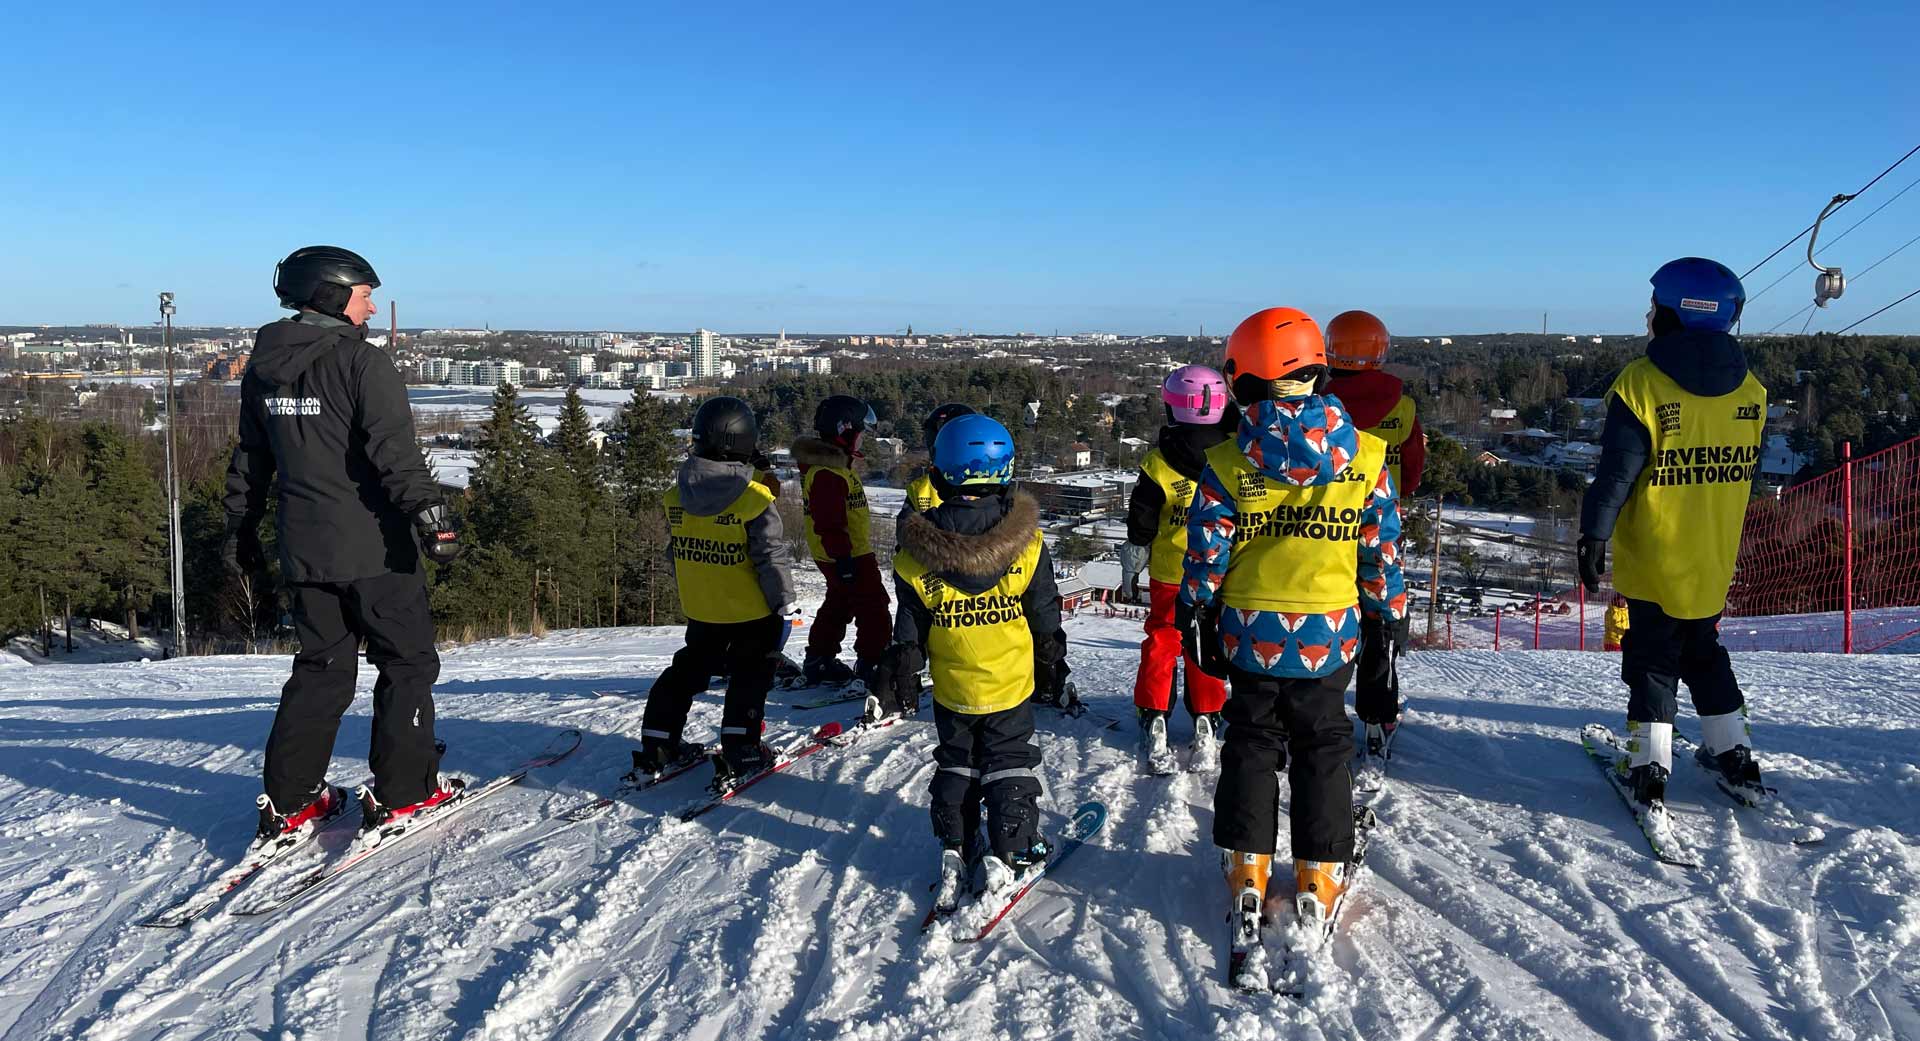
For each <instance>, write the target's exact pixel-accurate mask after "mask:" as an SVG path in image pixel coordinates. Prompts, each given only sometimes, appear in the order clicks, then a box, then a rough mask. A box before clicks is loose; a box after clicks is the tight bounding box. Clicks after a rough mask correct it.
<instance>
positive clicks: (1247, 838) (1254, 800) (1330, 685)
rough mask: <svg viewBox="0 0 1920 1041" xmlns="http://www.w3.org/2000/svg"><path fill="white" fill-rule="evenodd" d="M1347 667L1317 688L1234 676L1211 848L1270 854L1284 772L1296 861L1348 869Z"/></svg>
mask: <svg viewBox="0 0 1920 1041" xmlns="http://www.w3.org/2000/svg"><path fill="white" fill-rule="evenodd" d="M1352 678H1353V665H1352V663H1348V664H1346V665H1343V666H1341V667H1340V668H1339V669H1337V670H1335V671H1334V672H1333V673H1331V674H1329V675H1326V676H1322V677H1320V678H1318V679H1293V678H1290V677H1286V676H1268V675H1266V674H1264V673H1258V672H1247V671H1244V670H1242V669H1237V668H1236V669H1233V670H1232V673H1231V676H1230V679H1231V681H1232V684H1233V693H1232V695H1231V696H1229V697H1228V698H1227V706H1226V717H1227V740H1226V747H1225V748H1224V749H1223V750H1222V751H1221V753H1220V786H1219V788H1217V789H1216V790H1215V792H1214V797H1213V844H1214V845H1216V846H1218V847H1220V848H1221V849H1230V850H1237V851H1239V852H1242V853H1269V854H1270V853H1275V852H1277V849H1276V846H1277V843H1278V839H1279V836H1278V834H1277V833H1278V830H1279V818H1280V777H1279V771H1280V768H1281V767H1288V770H1287V777H1288V780H1289V782H1290V783H1291V785H1292V788H1293V806H1292V814H1291V824H1292V834H1293V856H1294V859H1296V860H1321V861H1340V862H1344V861H1349V860H1352V859H1353V777H1352V775H1351V774H1349V773H1348V760H1350V759H1351V758H1352V757H1353V723H1352V722H1351V721H1350V720H1348V719H1347V681H1349V680H1351V679H1352Z"/></svg>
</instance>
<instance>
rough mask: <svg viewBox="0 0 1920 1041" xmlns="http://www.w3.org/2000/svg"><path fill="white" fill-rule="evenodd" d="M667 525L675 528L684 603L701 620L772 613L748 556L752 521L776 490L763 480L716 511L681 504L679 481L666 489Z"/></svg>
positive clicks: (675, 562)
mask: <svg viewBox="0 0 1920 1041" xmlns="http://www.w3.org/2000/svg"><path fill="white" fill-rule="evenodd" d="M666 503H667V529H668V530H669V531H671V532H672V533H673V576H674V579H675V580H676V581H677V582H678V583H679V585H680V606H681V607H682V608H683V609H684V610H685V611H686V613H687V617H688V618H691V619H693V620H695V621H698V622H715V623H723V622H751V621H753V620H754V619H756V618H765V617H767V616H768V615H770V614H772V613H773V609H772V608H770V607H768V606H767V595H766V594H765V593H763V592H761V591H760V577H759V574H758V573H757V572H756V571H754V568H753V560H752V559H751V558H750V557H748V556H747V522H748V521H751V520H754V519H755V518H757V517H759V516H760V515H761V514H762V513H765V512H766V511H767V507H768V506H771V505H773V493H772V492H770V491H768V490H767V486H766V485H764V484H761V483H760V482H759V481H748V482H747V487H746V490H745V491H742V492H741V493H740V497H739V498H738V499H735V500H733V503H732V504H731V505H729V506H728V507H727V508H726V509H724V510H721V511H720V512H719V513H717V514H714V515H713V516H711V517H702V516H700V515H698V514H694V513H688V512H687V511H686V509H685V508H683V507H682V506H681V505H680V486H679V485H678V484H675V485H674V486H673V487H672V488H669V489H668V490H667V497H666Z"/></svg>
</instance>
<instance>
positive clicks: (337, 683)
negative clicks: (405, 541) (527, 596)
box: [266, 571, 440, 813]
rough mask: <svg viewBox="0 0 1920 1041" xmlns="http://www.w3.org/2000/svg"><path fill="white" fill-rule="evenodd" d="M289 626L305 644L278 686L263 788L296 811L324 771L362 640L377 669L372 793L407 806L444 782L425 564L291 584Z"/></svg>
mask: <svg viewBox="0 0 1920 1041" xmlns="http://www.w3.org/2000/svg"><path fill="white" fill-rule="evenodd" d="M288 591H289V593H290V594H291V596H292V600H293V627H294V632H295V633H297V634H298V635H299V637H300V653H298V654H296V655H294V656H293V675H292V676H291V677H290V678H289V679H288V680H287V684H286V686H284V687H282V688H281V689H280V709H279V711H278V712H276V713H275V714H274V717H273V730H272V732H270V733H269V734H268V735H267V768H266V789H267V797H268V798H270V799H272V800H273V805H274V808H275V809H276V810H278V811H279V812H281V813H292V812H294V811H296V810H298V809H300V808H301V807H303V806H305V805H307V803H309V802H311V801H312V800H313V797H314V795H315V794H317V793H318V792H319V790H320V786H321V784H322V783H323V782H324V781H325V780H326V775H327V763H328V761H329V760H331V759H332V758H333V739H334V737H335V735H337V734H338V733H339V730H340V717H341V716H342V715H345V714H346V711H347V708H348V706H350V705H352V704H353V687H354V680H355V678H356V676H357V674H358V672H359V648H360V643H361V641H363V640H364V641H366V647H367V662H368V663H369V664H371V665H372V666H373V667H374V668H375V669H378V670H379V671H380V678H379V679H377V680H375V681H374V684H373V743H372V747H371V748H370V749H369V750H368V752H367V759H368V761H369V765H370V766H371V767H372V770H373V788H374V796H375V797H376V798H378V799H379V800H380V802H381V803H382V804H384V805H387V806H407V805H410V804H412V803H416V802H419V801H420V800H422V799H425V798H426V797H427V796H428V795H430V794H432V792H433V791H434V789H435V788H437V787H438V786H439V777H438V775H439V772H440V753H439V752H438V750H437V749H436V747H435V744H434V738H433V683H434V681H435V680H437V679H439V678H440V655H439V653H438V652H437V651H435V650H434V647H433V638H434V631H433V615H432V613H431V612H430V611H429V609H428V607H427V581H426V576H425V575H424V574H422V573H421V572H418V571H416V572H413V573H412V574H395V573H392V572H388V573H387V574H383V575H375V576H373V577H372V578H360V579H355V580H353V581H351V582H316V583H305V582H300V583H293V584H291V585H290V586H289V587H288Z"/></svg>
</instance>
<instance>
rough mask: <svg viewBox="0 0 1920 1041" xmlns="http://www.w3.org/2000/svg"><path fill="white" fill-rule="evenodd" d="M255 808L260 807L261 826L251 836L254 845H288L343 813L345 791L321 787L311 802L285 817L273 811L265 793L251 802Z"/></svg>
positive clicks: (332, 787) (271, 803) (329, 786)
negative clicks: (274, 843)
mask: <svg viewBox="0 0 1920 1041" xmlns="http://www.w3.org/2000/svg"><path fill="white" fill-rule="evenodd" d="M254 805H256V806H258V807H260V827H259V829H258V830H256V831H255V832H254V835H253V841H254V842H255V844H260V843H267V842H284V843H286V844H289V845H291V844H292V843H294V842H298V841H300V840H301V839H304V838H306V836H307V834H308V833H309V832H313V831H317V830H318V829H319V828H320V827H321V826H323V825H325V824H326V823H327V822H328V821H331V820H333V819H334V818H335V817H338V816H340V814H342V813H344V812H346V808H347V792H346V789H344V788H336V787H334V786H333V785H330V784H322V785H321V786H320V792H319V794H317V795H315V796H314V797H313V799H312V801H310V802H308V803H307V804H306V805H305V806H303V807H301V808H300V809H298V810H295V811H294V812H292V813H287V814H282V813H279V812H278V811H276V810H275V809H274V807H273V800H272V799H270V798H268V797H267V795H266V793H264V792H262V793H261V794H260V796H259V798H257V799H255V800H254Z"/></svg>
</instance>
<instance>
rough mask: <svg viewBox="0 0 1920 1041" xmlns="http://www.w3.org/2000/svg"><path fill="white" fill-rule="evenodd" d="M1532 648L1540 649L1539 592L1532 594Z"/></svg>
mask: <svg viewBox="0 0 1920 1041" xmlns="http://www.w3.org/2000/svg"><path fill="white" fill-rule="evenodd" d="M1533 649H1534V650H1536V651H1537V650H1539V649H1540V594H1539V593H1535V594H1533Z"/></svg>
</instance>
